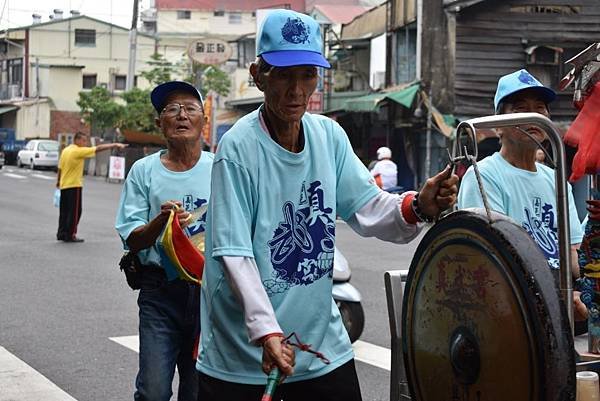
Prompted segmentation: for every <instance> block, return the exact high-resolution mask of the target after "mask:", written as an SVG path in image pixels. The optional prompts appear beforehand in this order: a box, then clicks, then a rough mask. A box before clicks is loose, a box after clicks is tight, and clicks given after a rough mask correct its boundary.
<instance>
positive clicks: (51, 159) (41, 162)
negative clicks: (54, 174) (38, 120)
mask: <svg viewBox="0 0 600 401" xmlns="http://www.w3.org/2000/svg"><path fill="white" fill-rule="evenodd" d="M58 149H59V146H58V141H53V140H50V139H33V140H31V141H29V142H27V145H25V147H24V148H23V149H21V150H19V153H17V166H18V167H23V166H24V165H27V166H29V167H31V169H35V168H37V167H47V168H53V169H56V168H57V167H58Z"/></svg>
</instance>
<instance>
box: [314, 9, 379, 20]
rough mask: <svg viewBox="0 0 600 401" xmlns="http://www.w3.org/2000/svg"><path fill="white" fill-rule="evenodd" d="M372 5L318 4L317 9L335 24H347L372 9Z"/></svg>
mask: <svg viewBox="0 0 600 401" xmlns="http://www.w3.org/2000/svg"><path fill="white" fill-rule="evenodd" d="M370 9H371V7H364V6H351V5H350V6H348V5H346V6H345V5H336V4H317V5H315V10H318V11H319V12H321V14H323V15H324V16H325V17H327V19H328V20H329V21H330V22H333V23H334V24H346V23H348V22H350V21H352V20H353V19H354V18H355V17H357V16H359V15H361V14H363V13H364V12H366V11H368V10H370Z"/></svg>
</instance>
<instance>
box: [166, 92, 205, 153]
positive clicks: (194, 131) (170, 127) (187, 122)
mask: <svg viewBox="0 0 600 401" xmlns="http://www.w3.org/2000/svg"><path fill="white" fill-rule="evenodd" d="M173 105H183V106H185V107H180V110H179V112H178V113H176V114H174V113H172V110H173V109H174V108H177V106H175V107H173ZM188 106H189V107H188ZM194 108H195V110H198V109H200V111H199V112H196V111H192V109H194ZM205 121H206V117H205V116H204V112H203V111H202V105H201V104H200V101H199V100H198V99H196V98H195V97H194V96H193V95H191V94H189V93H185V92H174V93H172V94H171V95H169V97H167V100H166V101H165V107H164V108H163V110H162V111H161V113H160V116H159V117H158V118H157V119H156V126H157V127H159V128H160V130H161V131H162V133H163V135H164V136H165V138H167V141H173V140H185V141H196V140H199V139H200V136H201V134H202V128H203V127H204V123H205Z"/></svg>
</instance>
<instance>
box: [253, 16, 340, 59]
mask: <svg viewBox="0 0 600 401" xmlns="http://www.w3.org/2000/svg"><path fill="white" fill-rule="evenodd" d="M322 48H323V39H322V37H321V30H320V28H319V24H318V23H317V21H315V20H314V19H313V18H311V17H309V16H308V15H305V14H300V13H297V12H295V11H292V10H273V11H270V12H269V13H268V14H267V16H266V17H265V19H264V21H263V22H262V24H261V26H260V28H259V30H258V35H257V36H256V55H257V56H261V57H262V58H263V59H264V60H265V61H266V62H267V63H269V64H271V65H273V66H275V67H292V66H297V65H314V66H319V67H325V68H330V67H331V65H330V64H329V63H328V62H327V60H326V59H325V57H323V52H322Z"/></svg>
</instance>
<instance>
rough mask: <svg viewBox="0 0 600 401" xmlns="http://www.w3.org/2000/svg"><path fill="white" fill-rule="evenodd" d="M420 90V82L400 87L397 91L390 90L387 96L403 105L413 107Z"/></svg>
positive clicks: (408, 107)
mask: <svg viewBox="0 0 600 401" xmlns="http://www.w3.org/2000/svg"><path fill="white" fill-rule="evenodd" d="M418 91H419V84H415V85H411V86H409V87H408V88H404V89H400V90H399V91H396V92H390V93H388V94H387V96H386V98H387V99H390V100H393V101H394V102H396V103H400V104H401V105H402V106H404V107H406V108H407V109H410V108H411V107H412V104H413V101H414V100H415V96H416V94H417V92H418Z"/></svg>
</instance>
